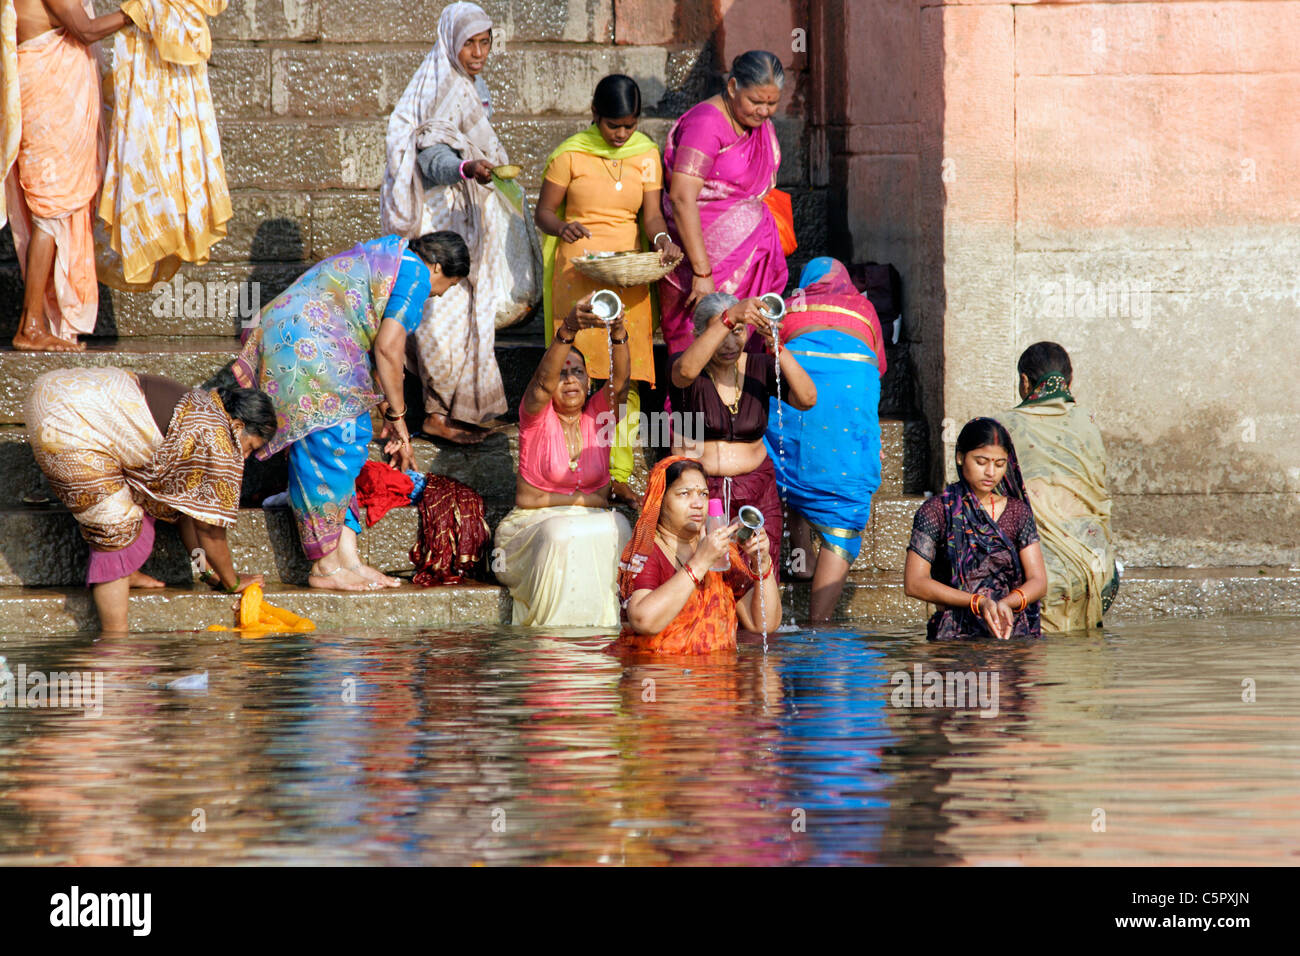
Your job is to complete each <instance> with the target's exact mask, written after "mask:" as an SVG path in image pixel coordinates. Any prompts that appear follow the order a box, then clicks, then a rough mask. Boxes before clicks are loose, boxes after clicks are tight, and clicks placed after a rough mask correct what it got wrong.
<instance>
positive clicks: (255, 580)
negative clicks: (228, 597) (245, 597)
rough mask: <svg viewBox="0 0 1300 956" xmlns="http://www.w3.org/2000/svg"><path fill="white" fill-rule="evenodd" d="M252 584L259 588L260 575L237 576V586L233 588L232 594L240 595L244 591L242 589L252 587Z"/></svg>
mask: <svg viewBox="0 0 1300 956" xmlns="http://www.w3.org/2000/svg"><path fill="white" fill-rule="evenodd" d="M253 584H256V585H259V586H260V585H261V584H262V575H260V574H246V575H243V574H241V575H240V576H239V584H238V585H237V586H236V587H235V592H234V593H236V594H242V593H243V591H244V588H246V587H249V586H250V585H253Z"/></svg>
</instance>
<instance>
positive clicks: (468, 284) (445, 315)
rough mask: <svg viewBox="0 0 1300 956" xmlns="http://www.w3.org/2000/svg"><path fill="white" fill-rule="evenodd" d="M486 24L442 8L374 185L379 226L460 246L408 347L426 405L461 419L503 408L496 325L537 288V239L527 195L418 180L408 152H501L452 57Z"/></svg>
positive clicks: (515, 315)
mask: <svg viewBox="0 0 1300 956" xmlns="http://www.w3.org/2000/svg"><path fill="white" fill-rule="evenodd" d="M491 27H492V21H491V19H490V18H488V16H487V15H486V14H485V13H484V12H483V11H482V10H481V9H480V8H479V7H478V6H476V5H475V4H472V3H453V4H451V5H450V6H448V7H447V8H446V9H445V10H443V12H442V15H441V17H440V18H439V20H438V40H437V42H436V43H435V44H434V47H433V49H432V50H431V51H429V54H428V56H426V57H425V58H424V62H423V63H421V64H420V68H419V70H417V71H416V73H415V76H414V77H412V78H411V82H410V83H409V84H408V85H407V87H406V90H405V92H403V93H402V97H401V99H400V100H399V101H398V104H397V106H396V108H394V110H393V113H392V115H391V116H390V117H389V120H388V134H387V138H386V150H387V160H388V162H387V167H386V169H385V171H384V182H383V187H382V190H381V192H380V222H381V223H382V225H383V228H384V230H385V231H386V232H394V233H397V234H398V235H401V236H405V237H407V238H415V237H416V236H420V235H423V234H425V233H428V232H433V231H436V230H440V229H450V230H452V231H454V232H457V233H459V234H460V235H461V236H462V237H463V238H464V240H465V242H466V244H467V245H468V246H469V253H470V274H469V277H468V278H467V279H465V280H462V281H461V282H460V283H458V284H457V285H456V286H455V287H453V288H452V289H451V290H449V291H448V292H446V293H445V294H443V295H442V296H440V297H438V298H435V299H430V300H429V302H428V303H427V305H426V306H425V314H424V320H423V322H422V323H421V324H420V328H419V330H418V331H417V333H416V351H417V355H418V358H419V370H420V376H421V378H422V379H423V380H424V385H425V409H426V411H428V412H430V413H435V412H436V413H441V414H445V415H449V416H451V417H452V418H456V419H459V420H461V421H466V422H470V423H478V422H481V421H484V420H485V419H488V418H491V417H493V416H494V415H500V414H501V413H503V412H505V411H506V408H507V405H506V397H505V386H504V384H503V383H502V381H501V370H500V369H499V368H498V366H497V362H496V353H495V346H496V330H497V329H499V328H505V327H506V326H509V325H513V324H514V323H516V322H518V321H519V320H520V319H522V318H523V317H524V316H525V315H526V314H527V313H528V311H529V310H530V309H531V308H532V306H533V304H534V303H535V302H536V301H537V300H538V299H539V298H540V297H541V285H540V278H541V275H542V265H541V247H540V245H539V243H538V241H537V234H536V231H535V230H534V229H533V225H532V216H531V214H530V213H529V211H528V206H527V203H526V201H525V202H523V203H521V205H520V206H519V207H518V208H517V207H516V206H515V205H514V204H512V202H511V201H510V200H508V199H507V198H506V197H505V196H504V195H503V194H502V193H501V192H500V191H499V190H498V189H496V188H494V187H492V186H483V185H480V184H479V183H478V182H475V181H473V180H468V179H467V180H462V181H460V182H457V183H455V184H453V185H450V186H433V187H430V188H427V189H426V188H425V185H424V181H423V180H422V179H421V178H420V171H419V168H418V166H417V163H416V160H417V158H418V156H419V153H420V150H422V149H425V148H427V147H429V146H433V145H435V144H438V143H444V144H446V145H447V146H449V147H451V148H452V149H454V150H455V151H456V152H457V153H459V154H460V156H461V158H462V159H463V160H474V159H485V160H487V161H488V162H490V163H492V164H493V165H494V166H499V165H503V164H505V163H507V162H508V159H507V157H506V151H505V149H504V147H502V145H501V141H500V140H499V139H498V138H497V134H496V132H495V131H494V130H493V129H492V125H491V123H490V122H489V112H488V110H487V109H485V107H484V104H483V103H482V101H481V100H480V99H479V96H478V93H477V92H476V90H475V87H474V82H473V80H471V79H470V77H469V75H468V74H466V73H465V71H464V69H463V68H462V67H461V65H460V63H459V61H458V60H457V59H456V56H457V53H458V52H459V51H460V49H461V47H462V46H463V45H464V43H465V41H466V40H467V39H469V38H470V37H472V36H474V35H475V34H477V33H481V32H483V31H484V30H488V29H491Z"/></svg>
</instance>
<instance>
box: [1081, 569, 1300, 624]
mask: <svg viewBox="0 0 1300 956" xmlns="http://www.w3.org/2000/svg"><path fill="white" fill-rule="evenodd" d="M1217 614H1234V615H1236V614H1267V615H1270V616H1283V615H1296V614H1300V573H1297V572H1296V571H1295V570H1292V569H1288V568H1285V567H1280V568H1279V567H1241V568H1215V569H1185V568H1179V569H1169V570H1161V569H1158V568H1139V569H1135V570H1133V571H1131V572H1125V574H1124V577H1123V580H1122V581H1121V582H1120V588H1119V594H1118V595H1117V596H1116V597H1115V603H1114V604H1112V605H1111V608H1110V611H1108V612H1107V614H1106V620H1107V621H1108V622H1120V621H1144V620H1152V619H1154V618H1167V617H1208V616H1210V615H1217Z"/></svg>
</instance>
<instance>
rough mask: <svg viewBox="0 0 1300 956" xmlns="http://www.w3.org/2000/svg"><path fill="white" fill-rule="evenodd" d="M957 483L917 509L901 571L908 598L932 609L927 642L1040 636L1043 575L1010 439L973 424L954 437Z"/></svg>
mask: <svg viewBox="0 0 1300 956" xmlns="http://www.w3.org/2000/svg"><path fill="white" fill-rule="evenodd" d="M957 472H958V476H957V480H956V481H954V482H953V483H952V484H950V485H948V486H947V487H946V488H944V489H943V492H942V493H941V494H938V495H935V496H933V497H932V498H927V499H926V501H925V504H923V505H921V507H920V508H918V509H917V512H916V519H915V521H914V522H913V524H912V540H911V542H910V543H909V544H908V546H907V564H906V565H904V567H903V590H904V591H905V592H906V593H907V596H908V597H914V598H919V599H921V600H922V601H927V602H929V603H930V604H935V605H938V610H937V611H935V613H934V614H933V615H932V616H931V618H930V622H929V625H928V627H927V629H926V637H927V639H929V640H931V641H972V640H978V639H979V638H982V637H988V636H990V635H991V636H993V637H995V638H997V639H999V640H1006V639H1008V638H1011V637H1027V638H1038V637H1042V636H1043V632H1042V626H1041V622H1040V610H1041V609H1040V607H1039V602H1040V601H1041V600H1042V598H1043V595H1045V594H1046V593H1047V568H1046V567H1045V566H1044V564H1043V550H1042V547H1041V546H1040V545H1039V543H1038V527H1037V525H1036V524H1035V523H1034V512H1033V509H1032V508H1031V507H1030V505H1029V499H1028V498H1027V497H1026V495H1025V482H1024V479H1023V478H1022V477H1021V474H1020V465H1019V464H1018V463H1017V462H1016V449H1015V446H1014V445H1013V444H1012V442H1011V436H1010V435H1009V434H1008V433H1007V430H1006V428H1004V427H1003V426H1002V424H1001V423H1000V422H997V421H995V420H994V419H992V418H975V419H972V420H971V421H969V422H967V423H966V426H965V427H964V428H963V429H962V430H961V433H960V434H959V435H958V436H957Z"/></svg>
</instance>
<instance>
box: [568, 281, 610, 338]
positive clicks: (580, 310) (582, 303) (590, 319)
mask: <svg viewBox="0 0 1300 956" xmlns="http://www.w3.org/2000/svg"><path fill="white" fill-rule="evenodd" d="M593 295H595V293H594V292H591V293H588V294H587V295H585V296H583V297H582V298H581V299H579V300H578V301H577V302H575V303H573V308H572V309H570V310H569V314H568V315H567V316H565V317H564V327H565V328H566V329H568V330H569V331H570V332H576V331H578V330H579V329H603V328H604V327H605V320H604V319H602V318H601V317H600V316H598V315H597V314H596V313H595V312H593V311H591V297H592V296H593ZM622 323H623V314H622V313H621V312H620V313H619V316H618V318H617V319H616V320H615V322H614V328H615V330H617V329H619V328H621V327H622ZM619 337H620V338H622V336H619Z"/></svg>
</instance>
